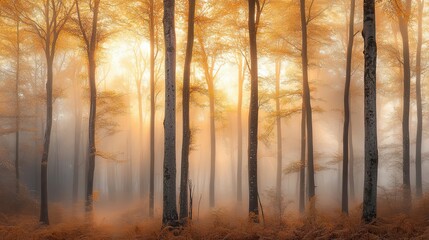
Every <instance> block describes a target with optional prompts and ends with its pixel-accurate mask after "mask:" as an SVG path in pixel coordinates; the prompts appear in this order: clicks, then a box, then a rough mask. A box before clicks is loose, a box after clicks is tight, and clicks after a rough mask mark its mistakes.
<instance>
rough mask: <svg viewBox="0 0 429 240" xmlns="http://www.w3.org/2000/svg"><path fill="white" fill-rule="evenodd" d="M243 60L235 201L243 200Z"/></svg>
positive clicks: (240, 84) (238, 107) (239, 102)
mask: <svg viewBox="0 0 429 240" xmlns="http://www.w3.org/2000/svg"><path fill="white" fill-rule="evenodd" d="M243 82H244V70H243V58H242V57H241V56H240V59H239V62H238V101H237V201H238V202H239V203H241V201H242V200H243V127H242V120H241V115H242V107H243Z"/></svg>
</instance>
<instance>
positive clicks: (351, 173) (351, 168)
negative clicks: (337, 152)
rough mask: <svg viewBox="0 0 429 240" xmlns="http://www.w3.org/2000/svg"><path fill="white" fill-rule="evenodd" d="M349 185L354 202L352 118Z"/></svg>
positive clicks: (350, 126)
mask: <svg viewBox="0 0 429 240" xmlns="http://www.w3.org/2000/svg"><path fill="white" fill-rule="evenodd" d="M350 97H351V96H350ZM349 187H350V198H351V201H352V202H353V201H355V200H356V193H355V176H354V153H353V128H352V118H350V122H349Z"/></svg>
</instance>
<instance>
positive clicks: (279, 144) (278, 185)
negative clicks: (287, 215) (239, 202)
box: [276, 60, 283, 214]
mask: <svg viewBox="0 0 429 240" xmlns="http://www.w3.org/2000/svg"><path fill="white" fill-rule="evenodd" d="M280 71H281V61H280V60H277V61H276V113H277V116H276V128H277V176H276V200H277V207H278V211H279V214H281V212H282V160H283V157H282V119H281V117H280Z"/></svg>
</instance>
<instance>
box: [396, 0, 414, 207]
mask: <svg viewBox="0 0 429 240" xmlns="http://www.w3.org/2000/svg"><path fill="white" fill-rule="evenodd" d="M410 13H411V0H407V1H406V6H405V9H398V18H399V30H400V32H401V36H402V57H403V67H404V70H403V74H404V76H403V77H404V80H403V81H404V89H403V90H404V94H403V97H404V98H403V107H402V110H403V113H402V159H403V160H402V177H403V178H402V183H403V188H404V189H403V194H404V196H403V201H404V202H403V207H404V209H406V210H410V208H411V183H410V84H411V67H410V46H409V41H408V22H409V17H410V16H409V15H410Z"/></svg>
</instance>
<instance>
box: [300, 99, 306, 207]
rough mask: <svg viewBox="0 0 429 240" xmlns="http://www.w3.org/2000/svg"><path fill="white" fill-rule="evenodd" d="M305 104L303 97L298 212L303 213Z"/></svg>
mask: <svg viewBox="0 0 429 240" xmlns="http://www.w3.org/2000/svg"><path fill="white" fill-rule="evenodd" d="M305 120H306V119H305V103H304V97H303V101H302V111H301V160H300V164H299V212H300V213H304V210H305V149H306V138H305V136H306V134H305V133H306V131H305V126H306V124H305V123H306V121H305Z"/></svg>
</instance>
